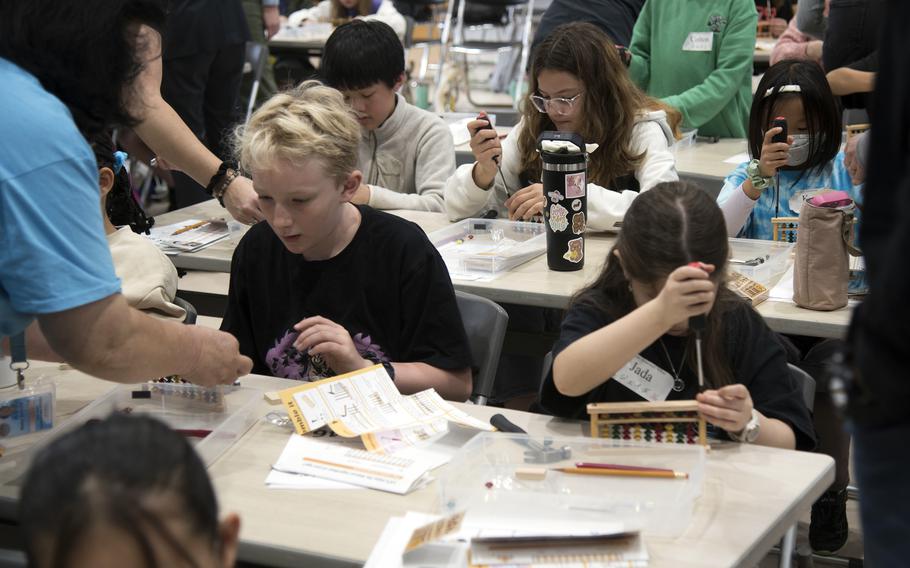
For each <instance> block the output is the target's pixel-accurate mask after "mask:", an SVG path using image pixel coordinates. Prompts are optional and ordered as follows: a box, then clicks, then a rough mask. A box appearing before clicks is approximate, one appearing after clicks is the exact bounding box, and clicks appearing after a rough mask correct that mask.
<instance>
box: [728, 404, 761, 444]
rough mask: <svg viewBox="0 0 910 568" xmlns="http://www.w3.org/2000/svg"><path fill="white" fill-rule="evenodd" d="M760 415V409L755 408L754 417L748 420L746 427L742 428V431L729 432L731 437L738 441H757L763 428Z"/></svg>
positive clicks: (753, 410)
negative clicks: (759, 418)
mask: <svg viewBox="0 0 910 568" xmlns="http://www.w3.org/2000/svg"><path fill="white" fill-rule="evenodd" d="M758 417H759V414H758V411H757V410H755V409H754V408H753V409H752V419H751V420H749V421H748V422H746V427H745V428H743V429H742V432H729V434H730V437H731V438H733V439H734V440H736V441H737V442H743V443H746V444H751V443H753V442H755V440H757V439H758V431H759V430H760V429H761V422H759V420H758Z"/></svg>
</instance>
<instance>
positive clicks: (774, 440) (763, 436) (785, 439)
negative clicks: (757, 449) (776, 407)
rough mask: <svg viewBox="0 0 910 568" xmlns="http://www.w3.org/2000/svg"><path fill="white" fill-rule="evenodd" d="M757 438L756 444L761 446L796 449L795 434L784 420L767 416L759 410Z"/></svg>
mask: <svg viewBox="0 0 910 568" xmlns="http://www.w3.org/2000/svg"><path fill="white" fill-rule="evenodd" d="M759 415H760V416H759V424H760V425H761V426H760V428H759V430H758V439H757V440H755V443H756V444H759V445H761V446H771V447H774V448H783V449H785V450H794V449H796V435H795V434H794V433H793V430H792V429H791V428H790V426H788V425H787V423H786V422H782V421H780V420H777V419H776V418H768V417H767V416H764V415H763V414H761V413H760V412H759Z"/></svg>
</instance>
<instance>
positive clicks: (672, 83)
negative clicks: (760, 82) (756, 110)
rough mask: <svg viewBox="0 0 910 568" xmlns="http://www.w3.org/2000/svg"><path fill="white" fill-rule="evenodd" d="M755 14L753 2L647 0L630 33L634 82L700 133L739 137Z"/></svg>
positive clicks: (748, 98) (748, 91) (745, 113)
mask: <svg viewBox="0 0 910 568" xmlns="http://www.w3.org/2000/svg"><path fill="white" fill-rule="evenodd" d="M757 22H758V13H757V12H756V11H755V4H754V3H753V2H752V0H648V1H647V2H645V5H644V8H642V11H641V14H640V15H639V17H638V21H637V22H636V23H635V28H634V29H633V31H632V45H631V51H632V61H631V64H630V66H629V72H630V74H631V76H632V79H633V80H634V81H635V82H636V83H638V85H639V86H640V87H641V88H642V89H644V90H645V91H647V93H648V94H649V95H651V96H652V97H656V98H659V99H662V100H663V101H664V102H665V103H667V104H668V105H670V106H672V107H675V108H677V109H679V111H680V112H681V113H682V115H683V126H684V127H686V128H698V133H699V134H700V135H704V136H717V137H723V138H728V137H731V138H744V137H745V136H746V123H747V122H748V120H749V108H750V106H751V104H752V59H753V52H754V49H755V30H756V24H757Z"/></svg>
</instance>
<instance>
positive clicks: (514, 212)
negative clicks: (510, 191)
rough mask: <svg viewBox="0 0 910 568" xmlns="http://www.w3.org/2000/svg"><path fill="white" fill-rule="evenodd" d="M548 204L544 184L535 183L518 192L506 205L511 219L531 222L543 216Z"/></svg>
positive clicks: (506, 201)
mask: <svg viewBox="0 0 910 568" xmlns="http://www.w3.org/2000/svg"><path fill="white" fill-rule="evenodd" d="M546 204H547V200H546V198H545V197H544V195H543V184H542V183H533V184H531V185H529V186H528V187H526V188H524V189H522V190H520V191H517V192H516V193H515V195H513V196H512V197H510V198H508V199H506V200H505V203H504V205H505V206H506V207H508V209H509V219H510V220H512V221H529V220H531V219H532V218H534V217H535V216H537V215H542V214H543V208H544V206H545V205H546Z"/></svg>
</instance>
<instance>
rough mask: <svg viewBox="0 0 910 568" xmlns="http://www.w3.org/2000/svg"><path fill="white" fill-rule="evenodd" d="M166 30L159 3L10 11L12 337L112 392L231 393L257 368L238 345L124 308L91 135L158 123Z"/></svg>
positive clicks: (1, 286) (5, 10) (4, 44)
mask: <svg viewBox="0 0 910 568" xmlns="http://www.w3.org/2000/svg"><path fill="white" fill-rule="evenodd" d="M163 21H164V12H163V7H162V5H161V3H160V2H156V1H154V0H118V1H112V0H85V1H82V2H79V3H68V2H56V1H55V0H30V1H29V2H13V1H5V0H4V1H3V2H0V84H2V85H3V89H2V91H0V108H2V109H3V112H2V113H0V336H4V337H6V336H12V335H16V334H18V333H20V332H22V331H24V330H26V329H28V330H29V333H28V338H27V344H26V345H27V348H28V350H29V353H30V355H31V356H32V357H34V358H38V359H56V358H63V359H65V360H66V361H68V362H69V363H70V364H72V365H73V366H74V367H76V368H78V369H80V370H82V371H85V372H87V373H89V374H92V375H95V376H98V377H101V378H105V379H110V380H117V381H124V382H130V381H138V380H143V379H148V378H151V377H156V376H165V375H172V374H179V375H183V376H186V377H187V378H189V379H191V380H194V381H195V382H198V383H200V384H207V385H210V384H217V383H226V382H231V381H233V380H234V379H236V378H237V377H238V376H241V375H244V374H246V373H247V372H249V370H250V368H251V365H252V364H251V362H250V360H249V359H248V358H246V357H243V356H241V355H240V353H239V351H238V346H237V341H236V340H235V339H234V338H233V337H231V336H230V335H228V334H225V333H221V332H217V331H214V330H210V329H205V328H202V327H195V326H184V325H181V324H178V323H173V322H165V321H161V320H156V319H153V318H151V317H149V316H146V315H144V314H142V313H140V312H139V311H137V310H134V309H132V308H130V307H128V306H127V303H126V301H125V300H124V298H123V297H122V296H121V295H120V293H119V291H120V282H119V280H118V279H117V277H116V275H115V273H114V269H113V265H112V261H111V256H110V252H109V250H108V248H107V243H106V240H105V237H104V232H103V229H102V220H101V209H100V206H99V203H100V201H99V193H98V192H99V189H98V170H97V166H96V164H95V160H94V157H93V154H92V151H91V149H90V148H89V146H88V144H87V143H86V141H85V139H84V138H83V137H82V136H81V135H80V129H81V130H82V131H83V132H86V133H94V132H97V131H99V130H100V129H104V128H106V127H110V126H112V125H129V126H132V125H136V124H137V123H140V122H141V121H142V120H143V119H144V118H145V116H144V115H143V112H144V105H143V102H144V101H143V100H142V99H141V97H140V93H141V92H142V90H141V89H140V88H138V87H137V81H136V78H137V77H140V76H141V75H142V73H143V70H144V68H145V67H146V65H147V63H148V62H154V61H158V59H160V34H159V32H158V31H157V30H160V29H161V27H162V24H163ZM34 319H37V320H38V324H39V326H40V329H39V326H34V325H31V326H30V324H31V322H32V321H33V320H34ZM4 343H5V340H4ZM6 349H7V348H6V347H4V351H5V350H6Z"/></svg>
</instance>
